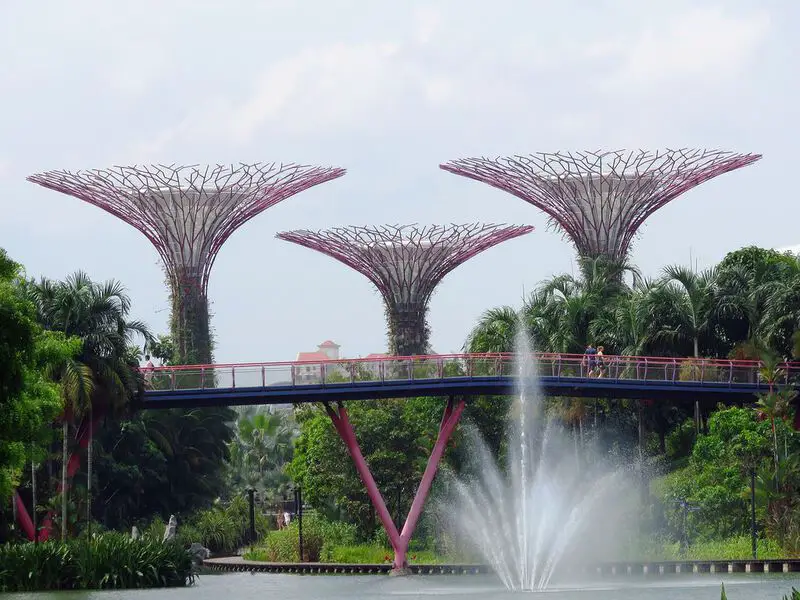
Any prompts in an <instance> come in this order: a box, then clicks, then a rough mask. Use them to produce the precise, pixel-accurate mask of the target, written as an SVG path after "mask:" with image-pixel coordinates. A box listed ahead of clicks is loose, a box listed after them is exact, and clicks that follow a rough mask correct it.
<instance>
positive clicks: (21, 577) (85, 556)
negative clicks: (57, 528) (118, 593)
mask: <svg viewBox="0 0 800 600" xmlns="http://www.w3.org/2000/svg"><path fill="white" fill-rule="evenodd" d="M193 577H194V576H193V574H192V560H191V557H190V556H189V554H188V553H187V552H186V550H185V549H184V547H183V546H182V545H181V544H179V543H177V542H162V541H161V540H160V539H153V538H150V537H145V538H143V539H140V540H133V539H131V538H130V537H128V536H126V535H124V534H120V533H105V534H102V535H95V536H92V537H84V538H80V539H76V540H71V541H69V542H66V543H62V542H52V541H51V542H42V543H40V544H33V543H27V544H7V545H4V546H0V592H28V591H39V590H72V589H129V588H149V587H178V586H185V585H187V584H189V583H191V581H192V579H193Z"/></svg>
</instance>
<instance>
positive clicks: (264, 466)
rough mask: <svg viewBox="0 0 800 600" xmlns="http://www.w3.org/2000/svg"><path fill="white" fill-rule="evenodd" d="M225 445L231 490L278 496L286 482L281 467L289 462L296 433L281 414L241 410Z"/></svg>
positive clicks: (285, 416)
mask: <svg viewBox="0 0 800 600" xmlns="http://www.w3.org/2000/svg"><path fill="white" fill-rule="evenodd" d="M240 414H241V417H240V419H239V420H238V422H237V426H236V438H235V439H234V440H233V441H232V442H231V443H230V444H229V447H230V454H231V460H230V467H231V476H232V479H233V482H232V483H233V485H234V487H253V488H256V489H258V490H259V492H261V494H262V498H263V499H266V498H268V497H269V496H273V497H282V496H283V495H284V492H286V491H287V490H286V489H285V488H286V485H288V482H289V479H288V477H287V476H286V474H285V473H284V466H285V465H286V464H288V463H289V462H290V461H291V458H292V450H293V445H292V444H293V441H294V438H295V436H296V431H295V429H294V427H293V426H292V423H291V420H290V418H289V416H288V415H287V413H285V412H277V411H276V412H271V411H265V410H258V409H252V408H248V409H244V410H241V411H240Z"/></svg>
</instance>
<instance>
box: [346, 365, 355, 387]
mask: <svg viewBox="0 0 800 600" xmlns="http://www.w3.org/2000/svg"><path fill="white" fill-rule="evenodd" d="M347 367H348V368H347V370H348V371H350V383H355V382H356V363H354V362H351V363H350V364H348V365H347Z"/></svg>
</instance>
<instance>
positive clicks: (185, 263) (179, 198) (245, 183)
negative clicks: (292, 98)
mask: <svg viewBox="0 0 800 600" xmlns="http://www.w3.org/2000/svg"><path fill="white" fill-rule="evenodd" d="M344 174H345V171H344V169H339V168H332V167H315V166H305V165H295V164H276V163H257V164H250V165H246V164H240V165H232V166H225V165H216V166H208V167H199V166H196V165H193V166H175V165H169V166H166V165H152V166H133V167H113V168H110V169H96V170H95V169H93V170H86V171H77V172H69V171H47V172H45V173H39V174H36V175H31V176H30V177H28V181H31V182H33V183H37V184H39V185H41V186H44V187H46V188H50V189H52V190H56V191H58V192H62V193H64V194H69V195H71V196H75V197H76V198H80V199H81V200H84V201H86V202H88V203H90V204H94V205H95V206H98V207H100V208H102V209H103V210H105V211H107V212H109V213H111V214H112V215H114V216H116V217H119V218H120V219H122V220H123V221H125V222H127V223H130V224H131V225H133V226H134V227H136V229H138V230H139V231H141V232H142V233H143V234H144V235H145V236H146V237H147V239H149V240H150V241H151V242H152V243H153V245H154V246H155V247H156V250H157V251H158V253H159V255H160V256H161V258H162V260H163V262H164V267H165V270H166V273H167V277H168V280H169V285H170V291H171V297H172V319H171V333H172V336H173V340H174V342H175V346H176V351H177V354H178V356H177V357H176V358H177V359H178V361H179V362H180V363H183V364H193V363H194V364H196V363H201V364H205V363H210V362H211V360H212V358H211V346H212V343H211V334H210V329H209V314H208V298H207V291H208V279H209V275H210V273H211V267H212V265H213V264H214V260H215V259H216V257H217V253H218V252H219V250H220V248H221V247H222V244H223V243H224V242H225V240H227V239H228V237H230V235H231V234H232V233H233V232H234V231H236V229H238V228H239V227H240V226H241V225H243V224H244V223H245V222H247V221H248V220H250V219H252V218H253V217H254V216H256V215H258V214H259V213H261V212H262V211H264V210H266V209H267V208H269V207H270V206H273V205H274V204H277V203H278V202H280V201H281V200H284V199H286V198H288V197H290V196H292V195H294V194H297V193H298V192H301V191H303V190H305V189H308V188H310V187H312V186H315V185H318V184H320V183H324V182H326V181H329V180H331V179H335V178H337V177H341V176H342V175H344Z"/></svg>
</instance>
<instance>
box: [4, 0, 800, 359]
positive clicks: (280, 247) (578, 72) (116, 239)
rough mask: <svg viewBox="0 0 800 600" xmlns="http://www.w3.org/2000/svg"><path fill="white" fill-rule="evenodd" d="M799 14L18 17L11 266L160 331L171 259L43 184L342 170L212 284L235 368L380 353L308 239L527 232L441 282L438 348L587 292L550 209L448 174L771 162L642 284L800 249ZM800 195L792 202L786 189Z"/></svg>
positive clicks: (246, 7) (10, 143) (250, 235)
mask: <svg viewBox="0 0 800 600" xmlns="http://www.w3.org/2000/svg"><path fill="white" fill-rule="evenodd" d="M799 7H800V4H798V3H797V2H793V1H789V0H761V1H757V0H725V1H723V0H718V1H717V2H711V1H706V0H694V1H689V0H665V1H655V0H648V1H647V2H643V1H641V0H629V1H628V0H605V1H603V0H594V1H592V2H589V1H588V0H562V1H559V2H557V1H555V0H553V1H544V0H492V1H490V2H487V1H486V0H479V1H475V0H452V1H450V0H439V1H430V2H423V1H415V0H408V1H402V2H397V1H395V2H389V1H388V0H305V1H303V2H300V1H294V2H293V1H288V0H287V1H281V0H261V1H257V0H238V1H237V0H230V1H228V2H222V1H221V0H217V1H203V0H185V1H179V0H161V1H155V0H137V1H135V2H133V1H116V2H108V1H99V0H98V1H93V0H72V1H70V2H63V1H61V0H50V1H48V0H37V1H35V2H26V1H24V0H0V56H2V58H1V59H0V97H1V98H2V111H1V112H0V185H2V194H0V212H1V213H2V217H1V218H0V246H2V247H5V248H6V250H7V251H8V252H9V254H10V255H11V256H12V257H13V258H14V259H15V260H18V261H20V262H22V263H23V264H24V265H25V266H26V268H27V270H28V272H29V273H30V274H32V275H35V276H37V277H38V276H40V275H46V276H48V277H55V278H60V277H63V276H65V275H67V274H68V273H70V272H72V271H74V270H76V269H84V270H86V271H87V272H88V273H89V274H90V275H91V277H92V278H94V279H96V280H104V279H108V278H117V279H119V280H121V281H122V282H123V283H124V284H125V285H126V286H127V288H128V289H129V291H130V294H131V296H132V298H133V301H134V313H135V316H136V317H139V318H142V319H144V320H146V321H147V322H148V323H150V325H151V326H152V328H153V329H154V330H155V331H156V332H165V331H166V329H167V317H168V296H167V292H166V289H165V287H164V276H163V274H162V271H161V268H160V266H159V262H158V255H157V254H156V252H155V250H154V249H153V247H152V246H151V245H150V243H149V242H148V241H147V239H146V238H145V237H144V236H143V235H142V234H140V233H139V232H138V231H137V230H135V229H134V228H133V227H131V226H129V225H127V224H125V223H123V222H121V221H119V220H117V219H116V218H115V217H113V216H111V215H109V214H107V213H105V212H103V211H102V210H100V209H98V208H95V207H93V206H90V205H88V204H84V203H82V202H81V201H79V200H77V199H75V198H72V197H70V196H64V195H61V194H58V193H56V192H52V191H49V190H46V189H44V188H41V187H38V186H35V185H33V184H30V183H27V182H26V181H25V177H26V176H27V175H29V174H31V173H33V172H37V171H41V170H46V169H60V168H66V169H81V168H98V167H106V166H110V165H114V164H129V163H151V162H165V163H184V164H191V163H206V162H211V163H217V162H222V163H230V162H239V161H243V162H248V161H295V162H301V163H317V164H325V165H335V166H342V167H345V168H347V170H348V174H347V175H346V176H345V177H344V178H341V179H338V180H335V181H333V182H330V183H327V184H324V185H321V186H319V187H317V188H314V189H312V190H310V191H307V192H304V193H302V194H299V195H297V196H294V197H293V198H290V199H289V200H287V201H285V202H283V203H281V204H279V205H277V206H275V207H273V208H271V209H269V210H268V211H266V212H264V213H262V214H261V215H260V216H258V217H256V218H255V219H253V220H252V221H250V222H248V223H247V224H246V225H245V226H244V227H242V228H241V229H240V230H239V231H238V232H237V233H235V234H234V235H233V236H232V237H231V238H230V239H229V240H228V242H227V243H226V244H225V245H224V246H223V248H222V250H221V252H220V254H219V257H218V260H217V262H216V264H215V267H214V271H213V273H212V276H211V285H210V290H209V294H210V298H211V301H212V302H213V307H212V310H213V313H214V317H213V322H212V324H213V326H214V328H215V330H216V335H217V343H218V346H217V350H216V358H217V361H218V362H237V361H239V362H242V361H247V362H250V361H253V362H255V361H270V360H286V359H292V358H294V356H295V354H296V353H297V352H298V351H301V350H313V349H314V348H315V347H316V344H317V343H319V342H321V341H323V340H325V339H333V340H335V341H336V342H338V343H339V344H341V345H342V352H343V353H344V354H345V355H346V356H356V355H364V354H367V353H369V352H376V351H383V350H384V349H385V347H386V342H385V326H384V322H383V310H382V307H381V301H380V298H379V296H378V295H377V292H375V291H374V289H373V288H372V286H371V284H370V283H369V282H368V281H367V280H366V279H365V278H364V277H362V276H361V275H359V274H358V273H355V272H353V271H351V270H350V269H349V268H347V267H345V266H344V265H342V264H340V263H338V262H336V261H334V260H332V259H330V258H328V257H326V256H323V255H321V254H318V253H315V252H313V251H311V250H308V249H305V248H302V247H299V246H295V245H293V244H289V243H286V242H282V241H279V240H276V239H275V238H274V235H275V233H277V232H278V231H282V230H285V229H293V228H314V229H316V228H324V227H328V226H334V225H349V224H354V225H361V224H370V223H401V222H419V223H448V222H470V221H474V220H480V221H487V222H506V223H520V224H521V223H529V224H532V225H534V226H535V227H536V228H537V229H536V231H535V232H534V233H533V234H530V235H528V236H526V237H523V238H520V239H517V240H512V241H510V242H507V243H505V244H503V245H501V246H498V247H495V248H494V249H491V250H489V251H487V252H485V253H483V254H481V255H479V256H478V257H477V258H474V259H472V260H471V261H469V262H467V263H466V264H464V265H463V266H462V267H460V268H459V269H457V270H456V271H454V272H453V273H451V274H450V275H449V276H448V277H447V278H445V280H444V281H443V282H442V284H441V285H440V287H439V289H438V293H437V294H436V295H435V296H434V298H433V301H432V303H431V311H430V317H429V318H430V323H431V328H432V330H433V338H432V341H433V344H434V347H435V349H436V351H438V352H451V351H458V350H459V349H460V348H461V346H462V344H463V342H464V338H465V335H466V334H467V332H468V330H469V329H470V327H471V326H472V325H473V324H474V322H475V321H476V319H477V318H478V317H479V315H480V314H481V313H482V312H483V311H484V310H485V309H487V308H489V307H491V306H495V305H501V304H518V303H519V300H520V298H521V296H522V294H523V291H524V290H525V291H529V290H530V289H531V288H533V287H534V286H535V285H536V283H537V282H538V281H540V280H541V279H543V278H547V277H550V276H552V275H553V274H555V273H560V272H564V271H569V270H571V269H573V268H574V258H573V257H574V253H573V249H572V247H571V246H570V244H569V243H568V242H566V241H564V240H562V239H561V237H560V236H559V235H558V234H557V233H555V232H553V231H550V230H548V229H547V227H546V219H545V217H544V216H543V215H542V213H540V212H539V211H538V210H537V209H535V208H534V207H532V206H530V205H528V204H526V203H525V202H523V201H522V200H519V199H517V198H515V197H513V196H510V195H508V194H505V193H503V192H500V191H498V190H494V189H493V188H490V187H488V186H485V185H482V184H478V183H476V182H472V181H470V180H467V179H463V178H459V177H456V176H453V175H450V174H448V173H445V172H444V171H441V170H440V169H439V168H438V164H439V163H440V162H443V161H445V160H448V159H452V158H458V157H464V156H469V155H497V154H515V153H530V152H538V151H555V150H583V149H593V150H594V149H598V148H603V149H616V148H645V149H659V148H664V147H683V146H705V147H719V148H724V149H729V150H736V151H742V152H759V153H763V154H764V159H763V160H762V161H760V162H758V163H756V164H755V165H753V166H750V167H747V168H745V169H742V170H740V171H735V172H733V173H729V174H727V175H724V176H722V177H720V178H718V179H715V180H712V181H711V182H708V183H706V184H703V185H701V186H700V187H698V188H695V189H694V190H692V191H690V192H688V193H687V194H685V195H684V196H682V197H680V198H678V199H677V200H675V201H674V202H673V203H672V204H670V205H668V206H667V207H665V208H663V209H662V210H660V211H658V212H657V213H656V214H655V215H653V216H652V217H651V218H650V220H649V221H648V223H647V225H646V226H645V227H644V228H643V230H642V232H641V233H642V235H641V237H640V238H639V240H638V241H637V243H636V244H635V246H634V253H633V259H634V261H635V262H636V263H638V264H639V266H640V267H641V268H642V270H643V271H644V272H645V273H647V274H651V275H656V274H657V273H658V272H659V270H660V269H661V268H662V267H663V265H664V264H666V263H672V262H682V263H688V261H689V260H690V257H692V259H693V260H695V261H697V263H698V264H699V265H700V266H705V265H709V264H711V263H713V262H714V261H717V260H718V259H720V258H721V257H722V256H724V254H725V253H726V252H728V251H730V250H733V249H736V248H737V247H740V246H742V245H745V244H759V245H763V246H778V247H782V246H789V245H792V244H796V243H798V242H800V239H798V237H800V233H798V228H797V223H798V216H799V215H798V213H799V212H800V208H798V203H797V185H796V183H793V180H794V179H795V177H794V174H795V173H796V171H797V166H796V165H795V162H796V160H797V158H796V157H795V153H796V152H797V151H796V145H797V140H798V139H800V127H798V114H797V106H798V96H799V95H800V86H799V85H798V80H799V79H800V78H798V67H797V60H798V56H800V53H798V46H799V43H798V37H800V36H798V33H797V32H798V31H800V8H799ZM787 175H788V177H787Z"/></svg>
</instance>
